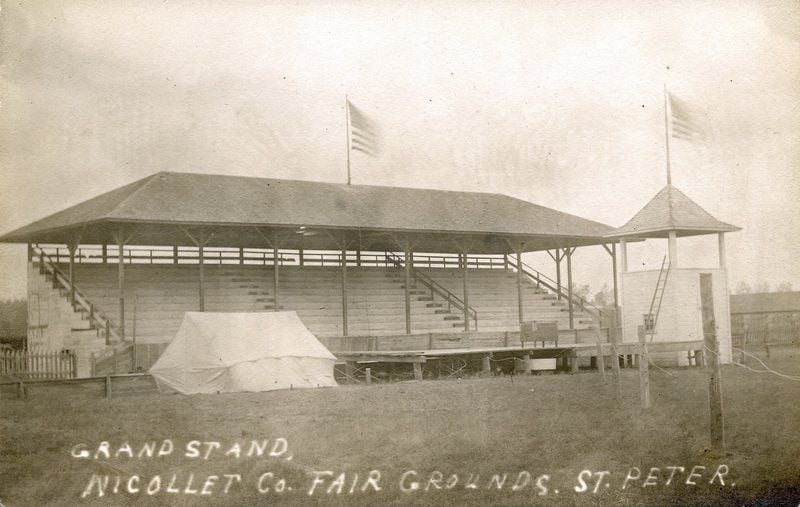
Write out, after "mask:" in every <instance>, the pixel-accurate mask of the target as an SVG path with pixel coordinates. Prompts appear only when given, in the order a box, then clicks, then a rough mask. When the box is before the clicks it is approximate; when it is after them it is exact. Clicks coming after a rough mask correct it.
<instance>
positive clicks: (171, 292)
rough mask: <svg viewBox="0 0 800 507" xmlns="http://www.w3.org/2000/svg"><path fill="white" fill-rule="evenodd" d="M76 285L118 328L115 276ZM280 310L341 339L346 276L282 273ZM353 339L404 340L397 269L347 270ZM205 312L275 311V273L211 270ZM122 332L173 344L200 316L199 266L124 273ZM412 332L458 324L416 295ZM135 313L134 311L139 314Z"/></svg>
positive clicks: (93, 269)
mask: <svg viewBox="0 0 800 507" xmlns="http://www.w3.org/2000/svg"><path fill="white" fill-rule="evenodd" d="M75 271H76V282H75V283H76V285H77V286H79V287H80V288H81V290H82V291H83V292H84V293H85V294H86V295H87V296H88V297H89V299H90V300H91V301H92V302H93V303H94V304H95V305H97V307H98V308H101V309H102V310H103V311H104V312H105V313H106V314H108V315H109V317H110V318H111V319H113V320H115V321H118V320H119V294H118V291H117V289H116V283H117V268H116V267H115V266H113V265H90V264H86V265H81V266H77V267H76V270H75ZM279 279H280V288H279V306H280V309H286V310H294V311H296V312H297V313H298V315H299V316H300V318H301V319H302V320H303V322H304V323H305V324H306V326H308V328H309V329H310V330H311V331H312V332H313V333H315V334H316V335H317V336H340V335H341V334H342V288H341V270H340V269H337V268H330V267H325V268H323V267H303V268H299V267H289V266H286V267H281V268H280V271H279ZM347 283H348V333H349V334H350V335H387V334H402V333H405V293H404V288H403V283H404V278H403V272H402V270H401V269H397V268H356V267H350V268H348V273H347ZM204 284H205V297H204V300H205V311H209V312H248V311H272V310H273V309H274V307H275V300H274V297H273V272H272V268H271V267H263V266H239V265H223V266H206V267H205V282H204ZM125 287H126V291H125V292H126V295H125V300H126V306H125V329H126V335H127V337H128V338H130V337H131V336H132V335H133V332H134V319H135V333H136V338H137V340H138V341H140V342H143V343H144V342H161V341H169V340H170V339H171V338H172V336H173V335H174V333H175V332H176V331H177V329H178V327H179V326H180V323H181V320H182V318H183V313H184V312H187V311H198V309H199V282H198V273H197V266H196V265H126V266H125ZM411 292H412V298H411V304H412V310H411V311H412V316H413V318H412V322H413V326H412V332H425V331H436V330H447V331H450V330H452V328H453V327H452V320H451V319H453V320H457V319H459V317H458V316H454V315H448V314H445V313H437V310H440V307H438V306H435V305H436V303H435V302H431V301H429V299H430V298H429V297H427V298H426V296H425V295H424V293H425V291H424V290H422V289H420V288H416V289H413V288H412V290H411ZM134 307H135V309H134Z"/></svg>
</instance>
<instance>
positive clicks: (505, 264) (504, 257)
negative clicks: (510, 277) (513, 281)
mask: <svg viewBox="0 0 800 507" xmlns="http://www.w3.org/2000/svg"><path fill="white" fill-rule="evenodd" d="M503 269H505V270H506V271H508V254H507V253H504V254H503Z"/></svg>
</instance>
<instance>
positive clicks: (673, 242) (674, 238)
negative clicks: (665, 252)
mask: <svg viewBox="0 0 800 507" xmlns="http://www.w3.org/2000/svg"><path fill="white" fill-rule="evenodd" d="M668 241H669V267H670V268H677V267H678V233H677V231H669V240H668ZM662 244H663V243H662Z"/></svg>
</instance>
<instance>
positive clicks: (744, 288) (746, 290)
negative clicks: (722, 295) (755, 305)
mask: <svg viewBox="0 0 800 507" xmlns="http://www.w3.org/2000/svg"><path fill="white" fill-rule="evenodd" d="M751 292H753V289H751V288H750V285H748V284H747V282H739V285H737V286H736V294H750V293H751Z"/></svg>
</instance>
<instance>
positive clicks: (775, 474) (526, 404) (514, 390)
mask: <svg viewBox="0 0 800 507" xmlns="http://www.w3.org/2000/svg"><path fill="white" fill-rule="evenodd" d="M772 355H773V358H772V359H770V360H768V364H769V365H770V366H771V367H772V368H774V369H776V370H779V371H782V372H784V373H788V374H791V375H795V376H800V357H799V356H800V353H799V352H798V349H796V348H795V349H788V348H787V349H783V350H780V351H773V354H772ZM751 365H753V366H754V367H755V364H754V363H751ZM706 375H707V373H706V372H705V371H704V370H701V369H676V370H670V371H669V373H665V372H663V371H658V370H655V371H653V372H652V378H651V382H652V394H653V404H654V406H653V408H652V409H651V410H649V411H647V412H643V411H642V410H641V409H640V407H639V401H638V373H637V372H636V371H635V370H623V376H622V382H621V389H620V391H619V393H617V390H616V387H615V383H614V382H613V380H612V375H611V373H610V371H609V372H608V376H607V380H606V381H603V380H602V379H601V378H600V375H599V374H598V373H597V372H594V371H592V372H583V373H581V374H578V375H555V376H534V377H530V376H528V377H514V378H513V381H512V380H511V379H509V378H508V377H505V378H497V377H495V378H472V379H462V380H459V381H456V380H448V381H424V382H421V383H398V384H389V385H379V386H370V387H366V386H343V387H339V388H336V389H324V390H308V391H299V390H295V391H282V392H272V393H262V394H233V395H216V396H189V397H187V396H179V395H162V396H158V395H135V396H126V397H120V398H115V399H111V400H104V399H102V398H99V397H97V394H96V393H93V394H91V395H77V394H76V393H74V392H73V393H71V394H66V392H51V393H46V392H38V393H36V395H35V396H31V398H30V399H29V400H27V401H17V400H14V399H10V398H8V397H6V398H5V399H3V400H0V403H2V405H1V406H0V409H1V410H2V413H0V503H2V504H3V505H5V506H17V505H37V506H38V505H251V504H257V503H258V504H268V503H271V504H277V505H284V504H286V505H298V504H299V505H317V504H319V503H323V504H334V505H487V504H495V505H530V504H536V505H554V504H555V505H575V504H578V505H608V504H614V505H640V504H642V505H666V504H675V505H682V504H687V505H698V504H699V505H719V504H739V505H740V504H761V505H778V504H786V505H794V506H796V505H798V503H800V403H799V402H800V382H793V381H790V380H786V379H781V378H778V377H775V376H772V375H766V374H757V373H752V372H749V371H746V370H744V369H741V368H738V367H736V366H726V367H725V368H724V369H723V395H724V410H725V418H726V419H725V426H726V440H727V453H726V454H724V455H721V456H715V455H713V453H711V452H710V451H709V450H708V449H707V447H708V414H707V401H708V394H707V376H706ZM278 437H280V438H285V439H286V440H287V441H288V451H287V452H285V453H283V454H282V455H281V456H278V457H272V458H270V457H267V456H262V457H260V458H257V457H247V456H243V457H239V458H236V457H235V456H233V455H228V456H225V455H224V452H225V451H228V450H230V447H231V446H232V445H233V444H234V443H236V442H240V443H242V444H243V445H245V451H246V450H247V446H248V445H249V442H250V440H252V439H256V440H261V439H269V444H268V446H269V447H272V445H273V442H274V441H275V439H276V438H278ZM164 439H170V440H171V441H172V442H173V444H174V447H175V450H174V451H173V452H172V453H171V454H170V455H168V456H162V457H160V458H159V457H153V458H147V457H141V458H130V457H128V456H127V455H126V454H125V453H124V451H123V453H121V454H120V456H118V457H113V456H112V457H111V458H110V459H108V458H105V457H104V456H102V455H100V456H97V459H83V458H74V457H72V456H71V451H72V449H73V448H74V446H76V444H80V443H83V444H87V446H88V447H89V449H90V450H91V453H92V456H91V457H90V458H95V456H94V453H95V451H96V449H97V447H98V445H99V444H100V442H101V441H104V440H105V441H108V442H110V443H111V449H112V453H113V452H114V451H116V450H117V449H118V448H119V447H120V446H122V445H123V444H124V443H125V442H128V443H130V444H131V446H132V447H133V449H134V452H135V453H138V452H139V450H140V448H141V446H142V445H143V444H144V443H146V442H150V441H157V442H159V443H161V441H163V440H164ZM192 440H199V441H214V442H219V443H220V445H221V447H222V449H221V450H217V451H212V454H211V455H210V456H209V458H208V460H203V459H202V457H201V458H190V457H187V456H186V455H185V453H186V445H187V444H188V443H189V442H190V441H192ZM199 450H200V451H201V452H203V451H204V450H205V448H204V447H200V449H199ZM277 450H278V451H280V450H281V449H277ZM289 456H291V459H288V458H289ZM669 466H673V467H683V468H684V471H683V472H681V470H680V469H669V468H667V467H669ZM696 466H697V467H706V468H705V469H701V468H695V472H698V473H699V474H700V477H691V478H690V477H689V473H690V471H691V470H692V468H693V467H696ZM632 467H638V469H639V470H641V475H640V478H639V479H638V480H629V481H627V484H625V479H626V476H628V475H629V471H630V470H631V469H632ZM654 467H655V468H658V469H659V470H658V471H657V472H652V471H651V468H654ZM726 468H727V470H728V473H727V474H726V475H724V476H723V477H722V482H724V485H722V484H720V482H721V481H720V480H719V479H720V478H719V476H718V477H717V478H715V479H714V483H713V484H709V481H711V480H712V478H713V475H714V472H715V471H717V470H720V471H721V472H724V471H725V470H726ZM372 470H374V471H378V472H379V473H380V479H379V480H376V481H375V483H377V485H378V486H379V487H380V491H378V492H376V491H375V490H374V488H373V487H372V486H370V485H369V484H367V485H366V487H365V486H364V484H365V478H366V477H367V474H368V473H369V472H370V471H372ZM672 470H675V474H674V476H673V478H672V480H671V481H670V484H669V485H667V484H666V481H667V479H668V478H669V475H670V472H671V471H672ZM321 471H330V472H332V474H331V475H324V476H323V475H320V476H319V477H320V479H321V480H322V481H323V483H322V484H319V485H317V486H315V487H314V491H313V494H311V495H309V491H310V490H311V488H312V486H313V485H314V484H315V482H314V477H315V472H321ZM603 471H607V472H608V474H607V475H603V474H601V472H603ZM267 472H271V473H272V474H273V475H272V476H266V477H265V480H264V481H262V486H269V487H270V489H271V490H270V491H269V492H266V493H261V492H259V490H258V482H259V478H260V477H261V476H262V474H264V473H267ZM406 472H408V473H407V474H406V481H404V482H401V478H402V476H403V474H404V473H406ZM581 472H584V473H583V475H580V474H581ZM651 472H652V473H653V475H654V476H655V477H657V479H654V480H653V479H651V482H656V485H654V486H644V487H643V485H642V484H643V483H644V482H645V480H646V477H647V476H648V474H650V473H651ZM341 473H345V474H346V475H345V477H344V480H343V482H342V483H336V482H334V481H335V479H336V478H337V477H338V476H339V475H340V474H341ZM93 474H97V475H98V476H101V477H102V476H106V475H108V476H110V479H109V480H110V482H109V485H108V489H107V490H106V491H105V494H104V496H102V497H99V496H98V488H97V487H95V488H93V489H92V490H91V493H90V494H88V495H87V496H86V497H85V498H81V495H82V493H83V491H84V490H85V489H87V485H88V484H89V483H90V479H91V478H92V476H93ZM173 474H176V482H175V483H174V484H173V488H174V489H179V490H181V491H185V490H186V483H187V480H188V477H189V475H190V474H194V476H193V482H192V485H191V486H189V488H188V489H189V490H190V491H191V490H194V489H197V490H198V493H197V494H192V493H190V492H181V493H168V492H166V491H165V490H166V489H167V485H168V483H169V481H170V479H171V477H172V475H173ZM223 474H239V475H240V476H241V482H238V481H237V480H236V479H235V478H233V479H230V480H231V481H232V482H231V485H230V488H229V490H228V492H227V494H226V493H225V492H224V487H225V485H226V481H227V480H228V479H227V478H226V477H225V476H224V475H223ZM356 474H358V478H357V480H355V477H356ZM438 474H441V477H442V480H441V481H438V482H437V479H438V478H439V475H438ZM495 474H497V480H496V481H495V482H494V483H492V482H491V478H492V475H495ZM503 474H507V479H506V481H505V482H504V483H503V486H502V488H498V487H497V483H498V481H501V480H502V478H503ZM526 474H530V481H529V482H528V483H527V484H525V485H524V487H519V486H523V483H524V482H525V479H526V478H527V475H526ZM156 475H158V476H159V479H160V480H161V482H162V484H161V487H160V489H159V491H158V492H156V493H154V494H153V495H148V494H147V492H146V491H145V490H146V488H147V486H148V484H150V485H151V486H152V487H153V488H155V485H156V483H155V482H151V481H155V479H153V477H154V476H156ZM630 475H636V473H635V470H634V473H632V474H630ZM132 476H137V478H135V479H133V480H132V481H131V483H130V485H131V486H132V488H133V489H135V488H136V487H137V486H138V487H139V488H141V491H140V492H138V493H135V494H131V493H126V492H125V491H126V489H127V487H128V483H129V480H130V478H131V477H132ZM208 476H217V477H218V479H216V482H215V480H214V479H211V482H212V483H214V485H213V486H209V488H208V489H209V490H210V492H211V494H210V495H207V496H204V495H200V494H199V490H201V489H202V487H203V484H204V482H205V481H206V480H207V478H208ZM454 476H455V477H456V478H457V479H456V478H454ZM601 476H602V477H601ZM117 477H119V478H120V483H119V486H118V488H117V489H118V491H119V492H118V493H116V494H114V493H113V490H114V484H115V481H116V478H117ZM431 477H432V478H433V482H430V478H431ZM579 477H580V478H582V479H584V480H583V482H581V481H580V480H579ZM280 478H283V479H285V489H284V491H283V492H282V493H277V492H275V491H274V489H275V487H276V486H277V487H280V484H279V483H278V481H279V479H280ZM598 478H600V479H601V480H600V481H599V483H598V482H597V479H598ZM687 478H688V479H689V481H690V482H695V483H696V484H695V485H691V484H686V482H687ZM354 480H355V487H353V483H354ZM415 480H416V481H415ZM456 480H457V482H455V481H456ZM448 481H449V482H448ZM414 482H418V483H419V488H418V489H417V490H414V491H410V492H404V491H403V488H404V487H407V488H410V487H411V486H412V484H413V483H414ZM515 482H516V483H517V486H518V487H517V488H514V487H513V486H514V483H515ZM537 482H538V486H537ZM468 484H473V485H474V486H475V487H474V488H472V487H469V486H468ZM584 484H585V489H586V491H580V490H582V489H584V488H583V487H582V486H583V485H584ZM448 485H450V486H452V487H451V488H450V489H447V486H448ZM623 485H625V488H624V489H623ZM337 486H339V487H340V490H341V493H340V494H337V490H338V488H337ZM437 486H438V487H439V488H441V489H438V488H437ZM595 486H597V492H595ZM426 487H427V491H426ZM290 488H291V491H290V490H289V489H290ZM351 489H352V491H353V493H350V491H351ZM362 489H365V490H364V491H362ZM556 491H557V492H556Z"/></svg>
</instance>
